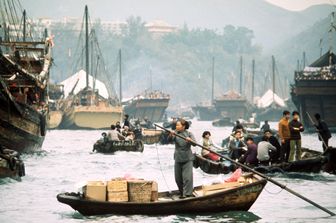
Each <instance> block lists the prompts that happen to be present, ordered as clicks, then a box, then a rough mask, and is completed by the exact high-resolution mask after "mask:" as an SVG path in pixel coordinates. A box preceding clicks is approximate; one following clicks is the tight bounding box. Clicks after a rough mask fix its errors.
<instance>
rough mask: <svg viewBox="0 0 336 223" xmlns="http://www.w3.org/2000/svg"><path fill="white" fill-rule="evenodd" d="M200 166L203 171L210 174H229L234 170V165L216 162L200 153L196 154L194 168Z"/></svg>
mask: <svg viewBox="0 0 336 223" xmlns="http://www.w3.org/2000/svg"><path fill="white" fill-rule="evenodd" d="M198 167H199V168H200V169H201V170H202V171H203V172H205V173H208V174H228V173H229V172H231V171H232V170H233V168H234V167H233V166H232V165H226V164H225V163H223V162H216V161H212V160H210V159H207V158H205V157H203V156H201V155H199V154H195V158H194V168H196V169H197V168H198Z"/></svg>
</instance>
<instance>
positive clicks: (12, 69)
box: [0, 1, 53, 152]
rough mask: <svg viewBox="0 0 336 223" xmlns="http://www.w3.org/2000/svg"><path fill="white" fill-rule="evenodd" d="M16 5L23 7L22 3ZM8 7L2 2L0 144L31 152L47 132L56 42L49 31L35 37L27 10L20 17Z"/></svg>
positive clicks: (38, 146)
mask: <svg viewBox="0 0 336 223" xmlns="http://www.w3.org/2000/svg"><path fill="white" fill-rule="evenodd" d="M13 4H14V6H17V7H16V8H20V3H19V2H16V1H13ZM8 7H11V6H10V5H8V4H6V3H5V1H1V2H0V8H1V11H2V12H4V14H3V16H4V18H5V21H3V22H4V23H3V24H1V27H0V29H2V30H3V32H2V33H4V36H3V37H1V38H0V145H3V146H5V147H6V148H8V149H12V150H15V151H19V152H28V151H32V150H35V149H38V148H40V147H41V146H42V143H43V141H44V137H45V134H46V123H47V116H48V98H47V97H48V82H49V70H50V66H51V62H52V57H51V48H52V45H53V43H52V38H49V37H47V34H46V33H45V36H44V38H43V40H42V41H41V40H39V41H36V40H34V39H33V37H32V35H31V33H33V30H31V27H30V26H27V16H26V11H23V18H17V16H15V15H16V14H11V15H9V13H11V12H13V10H12V8H10V9H9V8H8ZM3 9H4V10H3ZM20 21H21V22H23V24H22V23H20ZM21 27H22V29H21ZM28 33H29V34H30V35H28Z"/></svg>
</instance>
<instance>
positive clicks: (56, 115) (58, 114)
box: [48, 111, 63, 129]
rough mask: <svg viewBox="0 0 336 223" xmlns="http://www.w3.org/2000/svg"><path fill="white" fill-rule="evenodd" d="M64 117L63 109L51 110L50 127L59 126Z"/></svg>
mask: <svg viewBox="0 0 336 223" xmlns="http://www.w3.org/2000/svg"><path fill="white" fill-rule="evenodd" d="M62 119H63V112H62V111H49V116H48V129H56V128H58V127H59V125H60V124H61V122H62Z"/></svg>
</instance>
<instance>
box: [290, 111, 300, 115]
mask: <svg viewBox="0 0 336 223" xmlns="http://www.w3.org/2000/svg"><path fill="white" fill-rule="evenodd" d="M292 115H293V116H294V115H300V113H299V112H298V111H293V112H292Z"/></svg>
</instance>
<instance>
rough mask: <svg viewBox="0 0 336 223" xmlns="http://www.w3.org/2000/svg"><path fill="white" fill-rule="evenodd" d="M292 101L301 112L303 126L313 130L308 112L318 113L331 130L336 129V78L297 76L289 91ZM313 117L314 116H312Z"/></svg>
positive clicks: (311, 113) (312, 114)
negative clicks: (318, 78)
mask: <svg viewBox="0 0 336 223" xmlns="http://www.w3.org/2000/svg"><path fill="white" fill-rule="evenodd" d="M291 96H292V101H293V103H294V104H295V106H296V108H297V109H298V111H299V112H300V114H301V119H302V122H303V124H304V125H305V128H306V129H307V130H310V131H315V127H314V126H313V125H312V122H311V120H310V118H309V116H308V114H309V115H310V116H311V117H312V118H313V116H314V114H315V113H319V114H320V115H321V117H322V119H323V120H324V121H325V122H326V123H327V124H328V127H329V128H330V130H331V131H333V132H335V131H336V116H335V113H336V100H335V97H336V79H335V78H334V79H330V80H328V79H326V80H324V79H320V80H310V79H308V78H306V79H304V78H301V79H299V78H297V79H296V80H295V85H294V86H293V88H292V92H291ZM313 119H314V118H313ZM314 121H315V119H314Z"/></svg>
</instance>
